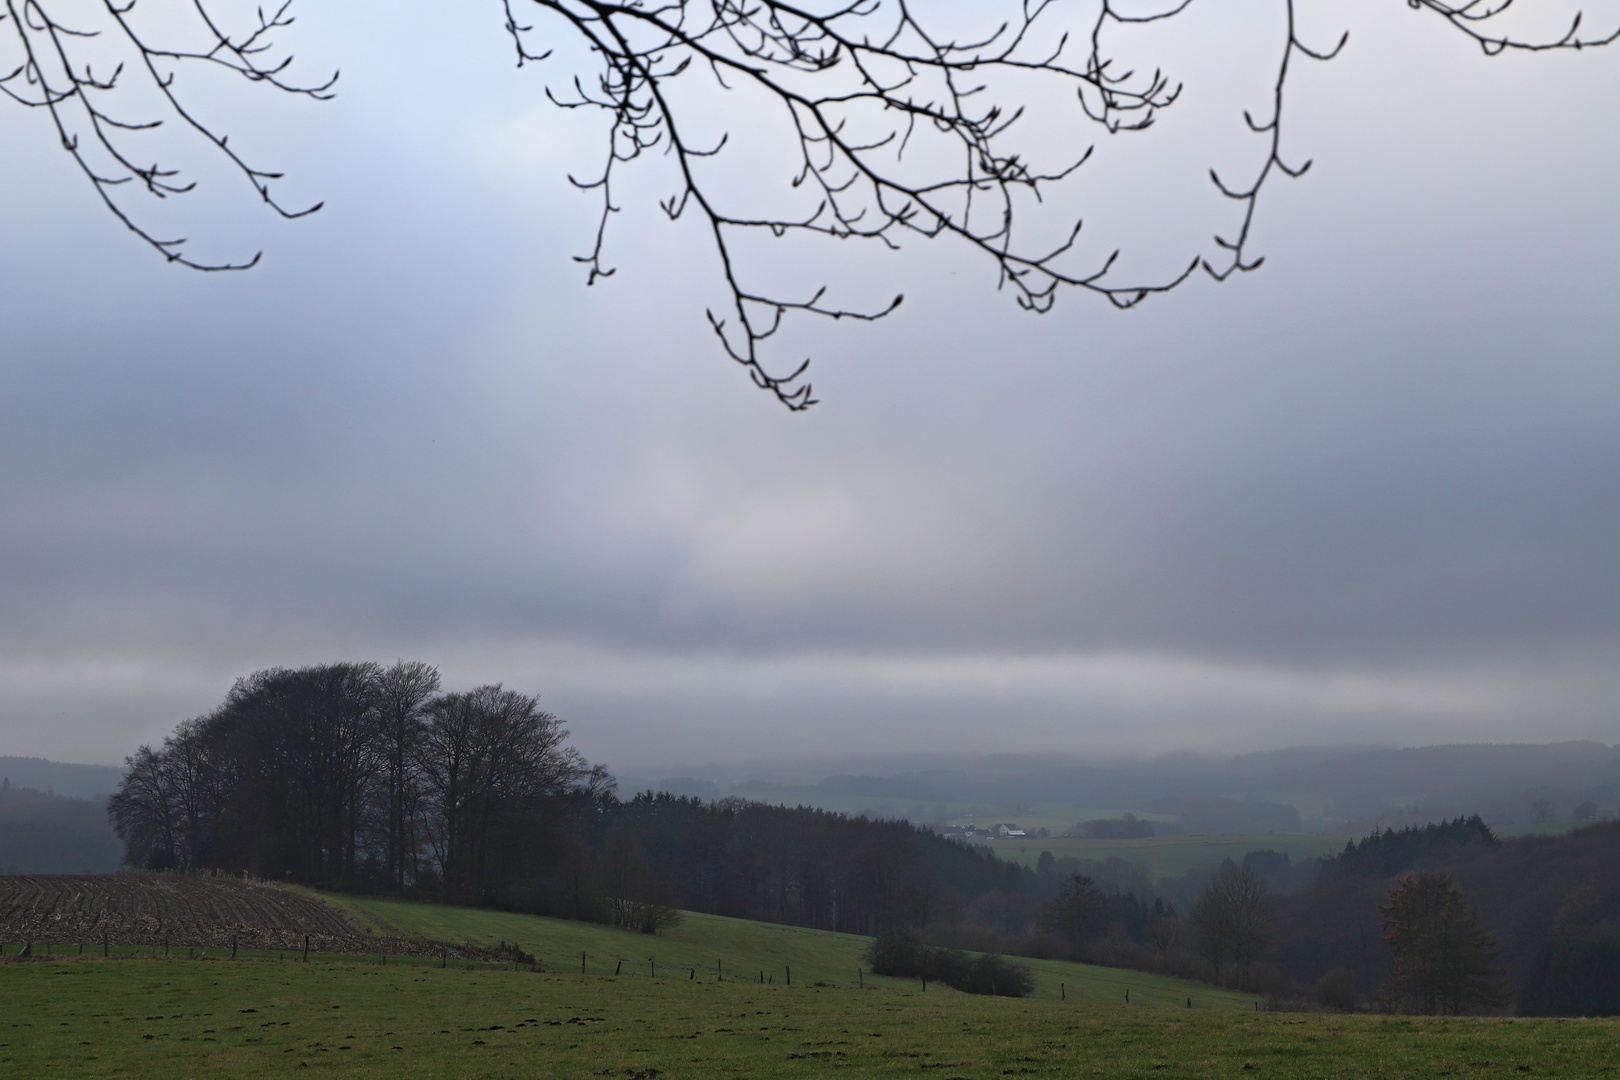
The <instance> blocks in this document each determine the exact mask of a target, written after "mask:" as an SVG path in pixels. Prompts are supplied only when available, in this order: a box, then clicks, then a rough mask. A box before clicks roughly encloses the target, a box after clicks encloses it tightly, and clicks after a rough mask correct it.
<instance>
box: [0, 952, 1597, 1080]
mask: <svg viewBox="0 0 1620 1080" xmlns="http://www.w3.org/2000/svg"><path fill="white" fill-rule="evenodd" d="M0 1001H3V1002H4V1014H3V1021H0V1076H5V1077H19V1078H23V1077H26V1078H29V1080H34V1078H39V1077H52V1078H73V1080H76V1078H84V1080H124V1078H129V1077H176V1078H184V1080H215V1078H218V1080H226V1078H229V1080H267V1078H270V1077H288V1076H298V1077H301V1078H312V1077H342V1078H345V1080H385V1078H386V1080H429V1078H434V1080H438V1078H453V1080H486V1078H487V1080H496V1078H500V1080H506V1078H513V1080H516V1078H529V1077H534V1078H544V1080H592V1078H595V1080H602V1078H609V1080H654V1078H660V1080H775V1078H781V1080H822V1078H826V1077H828V1076H836V1077H840V1078H844V1080H1000V1078H1002V1077H1008V1076H1018V1077H1024V1076H1030V1077H1047V1078H1056V1080H1070V1078H1073V1080H1080V1078H1085V1080H1090V1078H1092V1077H1097V1076H1103V1077H1109V1078H1116V1080H1147V1078H1155V1080H1157V1078H1161V1077H1177V1078H1186V1080H1205V1078H1210V1080H1214V1078H1221V1080H1237V1078H1239V1077H1242V1078H1250V1077H1262V1078H1265V1077H1269V1078H1301V1080H1317V1078H1323V1080H1326V1078H1330V1077H1331V1078H1334V1080H1373V1078H1390V1080H1394V1078H1419V1077H1470V1078H1482V1080H1491V1078H1503V1080H1506V1078H1516V1077H1520V1076H1526V1075H1529V1076H1543V1077H1561V1078H1562V1077H1569V1078H1579V1077H1612V1076H1613V1075H1615V1072H1616V1070H1620V1024H1617V1023H1616V1022H1615V1021H1610V1020H1585V1021H1567V1022H1559V1021H1551V1020H1529V1021H1526V1020H1508V1019H1473V1018H1463V1019H1416V1018H1403V1017H1377V1016H1324V1015H1312V1016H1298V1015H1293V1016H1291V1015H1288V1014H1277V1013H1259V1014H1256V1013H1243V1012H1239V1011H1235V1010H1230V1009H1226V1010H1216V1009H1203V1010H1200V1009H1194V1010H1191V1011H1187V1010H1180V1011H1177V1010H1173V1009H1163V1008H1144V1007H1140V1006H1136V1005H1132V1006H1125V1005H1123V1004H1108V1005H1096V1004H1087V1003H1083V1002H1075V1001H1056V1000H1052V999H1050V998H1041V999H1022V1000H1020V999H1012V998H975V997H968V996H966V995H962V994H952V993H938V992H936V990H935V989H934V988H932V987H931V988H930V989H929V990H928V992H927V993H926V994H925V993H922V992H920V989H919V988H918V987H914V986H912V987H893V986H885V987H868V988H867V989H866V990H864V991H861V990H855V989H850V988H840V989H836V990H835V989H831V988H826V987H814V986H800V985H798V981H797V980H795V985H794V986H793V987H791V988H789V987H786V986H783V985H781V984H777V985H766V986H760V985H758V984H757V983H754V984H750V983H747V982H742V981H737V982H730V981H728V982H716V981H713V980H708V981H694V980H690V979H688V978H686V977H685V973H684V972H683V973H681V974H680V976H676V977H671V976H666V975H665V974H664V972H663V970H662V969H660V972H659V976H658V977H657V978H656V979H654V978H651V977H620V978H614V977H613V976H611V975H587V976H583V977H582V976H580V975H577V974H561V973H533V972H529V971H513V970H511V969H509V968H508V969H504V970H501V969H496V968H494V967H491V966H489V965H479V966H477V967H474V968H457V967H454V966H452V967H450V968H449V969H441V968H438V967H436V966H433V965H432V964H431V963H426V964H424V963H421V962H417V963H399V962H396V963H390V964H389V965H387V966H376V965H370V966H366V965H361V964H355V963H346V964H308V965H305V964H296V963H285V964H278V963H275V962H273V961H271V962H266V961H238V962H235V963H232V962H229V961H183V960H173V961H168V962H165V961H161V960H124V961H113V962H105V961H100V960H95V961H90V960H85V961H79V960H57V961H40V962H16V961H12V962H8V963H4V964H0Z"/></svg>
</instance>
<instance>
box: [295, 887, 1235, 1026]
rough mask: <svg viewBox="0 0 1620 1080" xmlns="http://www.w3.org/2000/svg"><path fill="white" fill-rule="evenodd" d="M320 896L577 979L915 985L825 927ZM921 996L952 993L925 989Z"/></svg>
mask: <svg viewBox="0 0 1620 1080" xmlns="http://www.w3.org/2000/svg"><path fill="white" fill-rule="evenodd" d="M326 899H327V900H328V902H330V903H333V904H336V905H338V906H340V907H342V908H343V909H345V910H346V911H348V912H349V913H350V918H351V920H352V921H353V922H354V923H355V924H356V925H357V926H358V927H360V928H362V929H364V930H365V931H366V932H368V933H375V934H379V935H383V936H387V937H389V938H399V937H403V936H415V937H418V938H423V939H431V940H436V941H448V942H454V943H458V944H459V943H466V944H467V945H470V946H474V947H481V948H483V949H494V948H496V947H497V946H498V945H499V944H500V943H502V942H505V943H507V944H511V943H513V942H516V943H517V944H518V945H519V946H520V947H521V948H522V949H523V951H524V952H526V953H530V954H533V955H534V957H535V958H536V959H537V960H538V961H539V962H540V963H541V965H542V966H544V967H545V968H546V969H547V970H549V971H555V972H563V973H567V972H573V973H576V974H577V973H578V972H579V971H580V958H581V957H580V954H581V953H583V954H584V960H585V971H586V973H587V974H606V975H611V974H613V973H614V972H615V971H617V972H619V973H620V975H621V977H627V978H646V977H650V976H651V975H652V972H653V970H654V968H655V967H656V969H657V972H658V975H659V977H660V978H662V977H665V976H668V977H670V978H675V977H679V978H684V979H688V980H689V981H691V980H692V979H693V978H694V976H695V978H696V979H699V980H704V979H706V980H708V981H710V982H712V981H714V980H715V979H716V977H717V975H718V976H722V977H724V978H725V979H726V980H727V981H731V980H733V979H740V980H742V981H745V982H746V981H749V980H755V979H758V978H759V977H760V975H761V974H763V975H764V976H765V978H766V979H767V980H768V982H767V985H778V984H786V982H787V977H788V968H792V977H793V983H794V985H795V986H796V987H804V986H813V985H817V984H819V985H821V986H823V987H825V988H828V989H848V988H851V987H855V986H858V985H860V984H861V982H862V981H863V980H864V981H865V982H866V983H867V984H868V985H871V984H874V983H875V984H877V985H883V986H893V987H896V988H902V987H905V988H909V987H911V986H912V985H913V983H912V981H911V980H909V979H888V978H882V977H878V976H874V975H872V974H870V973H866V974H864V975H858V974H857V972H858V971H860V970H861V969H863V968H865V967H866V966H867V964H866V960H865V957H864V955H863V954H864V953H865V950H866V947H867V946H868V945H869V944H870V943H871V939H870V938H864V937H858V936H856V935H854V934H838V933H833V932H832V931H829V930H810V929H807V928H805V927H799V926H780V925H777V924H776V923H762V922H750V921H748V920H746V919H728V918H725V917H724V916H720V915H698V914H693V913H691V912H688V913H686V917H685V919H684V920H683V921H682V922H681V924H680V925H679V926H677V927H675V928H673V929H670V930H666V931H664V932H662V933H660V934H658V935H657V936H656V937H649V936H648V935H646V934H637V933H632V932H630V931H627V930H619V929H615V928H613V927H608V926H599V925H597V924H595V923H582V922H571V921H569V920H566V919H548V918H543V917H541V916H538V915H520V914H516V913H514V912H505V911H488V910H484V909H479V908H462V907H451V906H449V905H443V904H423V903H419V902H414V901H410V900H378V899H373V898H370V897H352V896H332V895H327V896H326ZM1019 962H1020V963H1027V964H1028V965H1029V966H1030V968H1031V970H1033V971H1034V973H1035V993H1034V995H1033V996H1034V997H1036V998H1051V999H1053V1000H1068V1001H1076V1002H1081V1003H1092V1004H1114V1003H1115V1002H1119V1003H1123V1002H1124V1000H1125V992H1126V990H1127V989H1129V990H1130V994H1131V1002H1132V1004H1134V1005H1162V1006H1167V1007H1169V1006H1174V1007H1176V1008H1179V1009H1182V1010H1185V1009H1186V1002H1187V999H1188V998H1189V997H1190V998H1191V999H1192V1002H1193V1008H1195V1009H1200V1008H1203V1009H1210V1008H1216V1009H1248V1010H1251V1011H1252V1010H1253V1009H1254V1001H1255V999H1254V997H1253V995H1249V994H1238V993H1235V992H1232V991H1228V990H1219V989H1216V988H1215V987H1212V986H1206V985H1204V984H1202V983H1194V982H1186V981H1184V980H1181V979H1171V978H1166V977H1163V976H1158V975H1148V974H1144V973H1142V972H1137V971H1125V970H1121V969H1118V968H1105V967H1095V966H1093V965H1090V964H1071V963H1067V962H1064V961H1061V960H1020V961H1019ZM928 992H929V993H931V994H932V993H936V992H939V993H949V992H950V991H947V990H946V989H945V988H944V987H934V986H930V987H929V989H928ZM979 1000H983V999H979Z"/></svg>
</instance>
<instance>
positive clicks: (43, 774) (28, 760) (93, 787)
mask: <svg viewBox="0 0 1620 1080" xmlns="http://www.w3.org/2000/svg"><path fill="white" fill-rule="evenodd" d="M123 779H124V770H123V768H121V767H119V766H114V765H73V764H69V763H67V762H62V761H47V760H45V759H44V758H37V757H0V781H4V780H10V781H11V784H12V786H13V787H24V788H33V789H34V790H36V791H44V792H48V793H50V794H53V795H68V796H71V797H73V798H76V799H92V798H95V797H96V796H98V795H101V796H106V795H111V794H112V793H113V792H115V791H117V790H118V785H119V784H120V783H122V782H123Z"/></svg>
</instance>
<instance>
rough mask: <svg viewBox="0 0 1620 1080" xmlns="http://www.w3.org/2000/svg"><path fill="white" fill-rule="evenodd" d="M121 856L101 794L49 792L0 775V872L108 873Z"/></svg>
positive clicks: (122, 847)
mask: <svg viewBox="0 0 1620 1080" xmlns="http://www.w3.org/2000/svg"><path fill="white" fill-rule="evenodd" d="M6 760H10V761H16V760H19V759H17V758H9V759H6ZM21 760H27V759H21ZM46 764H54V763H51V762H47V763H46ZM59 767H61V766H59ZM73 767H74V766H68V768H73ZM81 767H83V768H94V767H95V766H81ZM123 858H124V845H123V844H122V843H120V842H119V840H118V836H117V835H116V834H115V833H114V832H113V830H112V825H111V824H110V823H109V822H108V821H107V799H106V797H105V796H98V797H96V798H87V799H81V798H75V797H73V796H68V795H62V794H52V793H50V792H49V791H40V790H38V789H36V788H32V787H23V786H20V785H18V784H16V783H15V782H13V781H12V779H11V778H10V777H9V776H0V874H108V873H111V872H113V871H114V870H117V869H118V867H119V865H120V864H121V863H122V862H123Z"/></svg>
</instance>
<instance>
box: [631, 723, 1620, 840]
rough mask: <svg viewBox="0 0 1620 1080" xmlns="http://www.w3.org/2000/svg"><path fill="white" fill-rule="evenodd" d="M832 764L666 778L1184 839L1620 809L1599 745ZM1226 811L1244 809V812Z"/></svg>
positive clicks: (920, 817)
mask: <svg viewBox="0 0 1620 1080" xmlns="http://www.w3.org/2000/svg"><path fill="white" fill-rule="evenodd" d="M826 764H828V765H835V767H836V771H831V770H829V772H825V773H822V774H821V776H822V777H823V778H822V779H820V780H819V781H810V780H809V779H808V778H807V777H806V773H807V771H808V770H809V769H810V768H812V767H813V765H814V763H807V762H798V763H784V764H783V765H782V766H781V767H780V768H776V769H771V768H766V767H754V766H750V767H749V768H750V771H751V772H752V774H753V775H752V776H750V777H749V779H747V780H743V779H741V776H740V775H738V774H737V773H736V770H734V769H727V768H724V767H719V766H717V767H716V768H715V769H714V770H713V771H712V772H706V771H705V770H701V769H697V770H693V771H692V772H691V773H690V774H689V775H687V776H685V777H683V778H681V779H680V780H679V781H666V782H665V784H667V785H669V786H668V788H667V790H670V791H672V792H676V793H679V794H691V795H698V796H700V797H702V798H715V797H718V796H719V795H722V794H737V795H742V796H744V797H748V798H755V799H760V800H762V801H765V802H771V803H785V804H787V805H790V806H792V805H805V806H817V807H821V808H823V809H827V810H834V811H846V812H848V811H859V810H863V809H867V810H869V811H870V812H871V813H873V814H875V815H876V816H883V817H907V818H911V819H913V820H917V821H938V820H950V819H952V818H953V817H956V816H960V815H963V814H965V813H967V812H969V811H972V812H974V813H978V814H979V815H981V816H984V815H989V816H991V817H992V818H993V819H1002V818H1004V819H1006V820H1017V819H1020V818H1022V817H1025V816H1027V815H1028V814H1029V812H1030V811H1031V810H1032V809H1034V808H1037V807H1040V808H1045V809H1047V810H1053V808H1055V807H1075V808H1086V809H1088V810H1096V809H1099V808H1112V812H1114V813H1119V812H1123V811H1126V810H1130V811H1132V812H1134V813H1138V814H1142V813H1148V814H1156V815H1159V816H1160V818H1161V819H1163V818H1165V817H1168V816H1171V815H1175V816H1177V817H1178V818H1183V819H1184V820H1183V821H1182V822H1181V824H1182V826H1183V827H1184V828H1186V829H1187V831H1191V832H1240V833H1247V832H1254V831H1267V830H1272V829H1275V830H1276V831H1279V832H1282V831H1292V830H1294V829H1305V830H1309V831H1316V832H1326V833H1339V832H1344V831H1353V832H1365V831H1368V830H1370V829H1371V828H1372V827H1373V826H1374V825H1375V824H1377V825H1381V826H1385V827H1387V826H1389V825H1391V824H1394V825H1402V824H1408V823H1412V824H1422V823H1423V822H1426V821H1438V820H1442V819H1448V818H1454V817H1459V816H1461V817H1468V816H1472V815H1474V814H1479V815H1480V816H1482V817H1483V818H1484V819H1485V820H1486V821H1487V822H1491V823H1493V824H1495V823H1505V822H1527V821H1531V820H1540V819H1544V818H1548V817H1550V818H1551V819H1553V820H1557V819H1562V818H1567V817H1569V816H1570V815H1571V814H1572V812H1573V810H1574V808H1575V807H1576V806H1577V805H1580V804H1582V803H1585V802H1587V801H1590V802H1592V803H1593V804H1594V805H1595V807H1596V809H1597V811H1598V813H1599V814H1600V815H1601V814H1611V815H1612V814H1614V813H1615V812H1616V811H1620V748H1616V747H1611V746H1606V745H1604V744H1603V743H1598V742H1568V743H1546V744H1528V743H1504V744H1483V743H1477V744H1459V745H1452V746H1425V747H1412V748H1402V747H1368V746H1340V747H1305V748H1294V749H1285V750H1272V751H1264V752H1260V753H1252V754H1242V755H1238V756H1234V757H1229V758H1223V757H1205V756H1199V755H1196V754H1167V755H1164V756H1161V757H1157V758H1137V759H1119V760H1115V761H1110V762H1102V761H1081V760H1077V759H1074V758H1065V757H1064V756H1063V755H1051V756H1050V757H1049V758H1047V759H1045V761H1044V762H1043V760H1042V759H1039V758H1034V757H1012V756H994V757H969V756H965V755H963V756H947V755H931V756H927V757H924V756H917V757H915V758H912V759H891V760H883V759H872V760H869V761H864V762H862V761H857V760H849V759H844V760H840V761H837V762H836V763H834V762H831V761H829V762H827V763H826ZM728 772H730V773H732V775H730V776H728V775H727V773H728ZM648 786H652V787H654V788H655V790H657V789H664V786H663V785H648ZM635 790H641V788H640V787H639V786H638V787H637V788H636V789H635ZM1211 800H1218V801H1215V802H1211ZM1233 803H1241V804H1243V805H1244V806H1245V807H1247V808H1248V809H1246V810H1244V811H1243V812H1242V813H1238V812H1236V811H1234V810H1233V807H1232V805H1231V804H1233ZM1214 809H1220V810H1222V811H1223V812H1222V813H1219V814H1217V813H1215V812H1214ZM1257 815H1258V816H1260V817H1263V818H1264V822H1263V827H1260V825H1259V824H1257V821H1256V820H1254V819H1255V818H1256V816H1257ZM1047 816H1049V817H1055V816H1057V815H1056V811H1055V810H1053V812H1052V813H1051V814H1048V815H1047Z"/></svg>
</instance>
